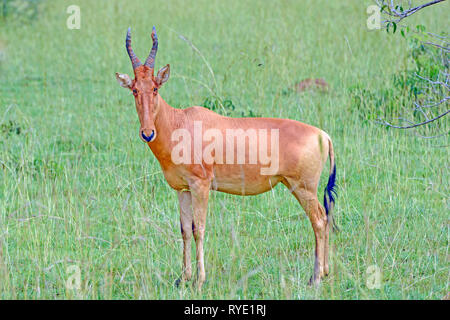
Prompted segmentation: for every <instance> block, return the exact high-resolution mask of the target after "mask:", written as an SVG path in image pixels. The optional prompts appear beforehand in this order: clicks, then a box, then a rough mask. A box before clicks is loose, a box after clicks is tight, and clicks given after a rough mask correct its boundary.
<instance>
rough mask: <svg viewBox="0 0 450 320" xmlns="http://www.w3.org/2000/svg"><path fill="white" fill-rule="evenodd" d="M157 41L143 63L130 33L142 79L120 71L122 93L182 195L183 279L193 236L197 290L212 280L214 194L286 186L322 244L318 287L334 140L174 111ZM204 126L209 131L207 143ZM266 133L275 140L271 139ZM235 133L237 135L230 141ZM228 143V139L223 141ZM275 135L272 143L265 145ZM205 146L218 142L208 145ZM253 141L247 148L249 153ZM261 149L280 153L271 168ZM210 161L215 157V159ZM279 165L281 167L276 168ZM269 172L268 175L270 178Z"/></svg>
mask: <svg viewBox="0 0 450 320" xmlns="http://www.w3.org/2000/svg"><path fill="white" fill-rule="evenodd" d="M151 37H152V40H153V47H152V49H151V51H150V54H149V56H148V58H147V60H146V61H145V63H144V64H142V63H141V62H140V61H139V59H138V58H137V57H136V55H135V54H134V52H133V49H132V48H131V34H130V29H128V32H127V37H126V49H127V52H128V55H129V56H130V59H131V63H132V66H133V70H134V75H135V78H134V80H132V79H131V78H130V77H129V76H128V75H126V74H119V73H116V78H117V81H118V82H119V84H120V85H121V86H122V87H124V88H128V89H130V90H131V92H132V93H133V95H134V99H135V103H136V110H137V113H138V116H139V121H140V124H141V127H140V129H139V137H140V138H141V139H142V141H144V142H145V143H147V144H148V146H149V147H150V149H151V150H152V152H153V154H154V155H155V156H156V159H157V160H158V162H159V164H160V165H161V169H162V172H163V174H164V176H165V178H166V180H167V182H168V183H169V185H170V186H171V187H172V188H173V189H175V190H176V191H177V192H178V200H179V206H180V222H181V233H182V237H183V243H184V249H183V275H182V278H181V279H182V280H189V279H190V278H191V275H192V269H191V254H190V252H191V251H190V248H191V238H192V234H194V239H195V242H196V253H197V254H196V256H197V257H196V258H197V271H198V272H197V276H198V287H199V288H201V286H202V284H203V283H204V281H205V267H204V258H203V239H204V236H205V222H206V211H207V207H208V197H209V192H210V190H211V189H213V190H217V191H222V192H226V193H230V194H237V195H256V194H260V193H263V192H266V191H268V190H270V189H272V188H273V187H274V186H275V185H276V184H278V183H279V182H281V183H283V184H284V185H285V186H286V187H287V188H289V191H290V192H291V193H292V194H293V195H294V196H295V198H296V199H297V200H298V201H299V203H300V205H301V206H302V207H303V209H304V210H305V212H306V214H307V215H308V217H309V219H310V221H311V224H312V227H313V229H314V235H315V240H316V247H315V263H314V275H313V277H312V278H311V279H312V280H313V282H314V283H316V284H317V283H319V282H320V279H321V278H322V277H323V276H325V275H327V274H328V272H329V266H328V248H329V230H330V224H331V221H332V219H331V210H332V208H333V207H334V194H333V193H334V186H335V178H336V166H335V162H334V152H333V144H332V142H331V139H330V137H329V136H328V134H327V133H325V132H324V131H322V130H320V129H318V128H316V127H313V126H310V125H307V124H304V123H301V122H298V121H294V120H288V119H274V118H230V117H225V116H221V115H219V114H217V113H215V112H213V111H210V110H208V109H206V108H203V107H190V108H187V109H184V110H182V109H175V108H172V107H171V106H170V105H168V104H167V103H166V102H165V101H164V100H163V98H162V97H161V96H160V95H159V92H158V91H159V89H160V88H161V86H162V84H163V83H165V82H166V81H167V80H168V79H169V72H170V71H169V70H170V69H169V68H170V67H169V65H166V66H164V67H162V68H161V69H160V70H159V71H158V74H157V75H156V77H155V76H154V66H155V57H156V52H157V50H158V38H157V36H156V31H155V27H153V31H152V34H151ZM199 127H200V129H201V130H204V132H205V133H204V135H203V137H202V136H201V132H202V131H199ZM233 130H234V131H233ZM267 130H269V131H270V135H267ZM199 132H200V137H199ZM230 132H232V133H233V134H232V135H230V134H229V133H230ZM175 133H176V134H175ZM260 133H265V135H264V134H260ZM174 136H175V137H174ZM223 137H226V139H225V140H223ZM242 137H243V138H244V140H243V141H244V149H242V148H240V149H238V148H239V147H240V146H242V144H239V143H234V142H235V141H236V140H235V138H236V139H238V138H242ZM269 137H270V141H271V143H269V146H266V144H267V142H268V140H269ZM181 138H183V139H181ZM198 138H200V144H199V143H198ZM274 138H276V139H274ZM196 139H197V141H195V140H196ZM220 139H222V140H220ZM255 139H256V140H255ZM181 140H184V142H183V143H184V144H183V145H182V146H181V148H180V143H181ZM250 140H253V142H255V141H256V143H251V142H252V141H250ZM205 141H212V143H211V144H209V145H203V144H202V143H203V142H205ZM246 141H248V146H249V147H248V149H246V148H245V143H246ZM241 142H242V139H241ZM230 146H231V147H230ZM258 146H259V148H258ZM175 149H177V152H175V154H176V155H178V156H180V157H181V160H180V158H179V157H178V158H177V159H174V150H175ZM258 149H259V153H258ZM263 149H265V150H263ZM180 150H181V151H182V152H179V151H180ZM242 150H244V155H243V156H242V154H241V155H239V154H238V155H237V158H236V159H237V160H234V154H235V152H236V153H239V151H242ZM262 151H265V154H266V156H267V154H271V153H276V157H271V158H270V162H271V163H270V164H269V163H268V162H267V161H265V162H264V163H263V162H261V161H260V162H259V163H258V162H257V161H256V162H255V157H254V155H255V154H257V155H259V156H262V153H264V152H262ZM178 152H179V154H178ZM206 155H209V158H208V159H207V157H205V156H206ZM328 156H329V157H330V176H329V178H328V184H327V186H326V188H325V195H324V206H325V208H324V207H323V206H322V205H321V204H320V203H319V201H318V198H317V188H318V184H319V179H320V175H321V173H322V170H323V167H324V165H325V163H326V161H327V158H328ZM225 158H226V161H224V159H225ZM266 158H267V157H266ZM252 159H253V160H252ZM266 160H267V159H266ZM275 162H276V165H273V164H274V163H275ZM264 164H265V165H270V169H268V168H263V165H264ZM264 169H268V170H266V171H265V172H264Z"/></svg>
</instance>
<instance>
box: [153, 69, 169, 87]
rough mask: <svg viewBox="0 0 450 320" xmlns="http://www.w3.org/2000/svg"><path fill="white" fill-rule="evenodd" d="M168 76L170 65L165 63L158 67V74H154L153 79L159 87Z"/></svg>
mask: <svg viewBox="0 0 450 320" xmlns="http://www.w3.org/2000/svg"><path fill="white" fill-rule="evenodd" d="M169 76H170V65H167V66H165V67H162V68H161V69H159V71H158V75H157V76H156V79H155V80H156V84H157V85H158V87H161V86H162V84H163V83H164V82H166V81H167V80H169Z"/></svg>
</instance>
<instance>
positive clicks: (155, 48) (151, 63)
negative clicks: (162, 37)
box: [144, 26, 158, 72]
mask: <svg viewBox="0 0 450 320" xmlns="http://www.w3.org/2000/svg"><path fill="white" fill-rule="evenodd" d="M152 40H153V47H152V50H151V51H150V54H149V55H148V58H147V60H145V63H144V65H146V66H147V67H149V68H150V69H152V72H153V69H154V68H155V58H156V52H157V51H158V36H157V35H156V28H155V26H153V30H152Z"/></svg>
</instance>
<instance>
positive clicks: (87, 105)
mask: <svg viewBox="0 0 450 320" xmlns="http://www.w3.org/2000/svg"><path fill="white" fill-rule="evenodd" d="M75 2H76V3H74V1H58V2H50V1H45V2H42V3H41V4H40V7H39V11H38V12H39V14H38V15H37V16H36V18H35V19H33V20H32V21H27V22H23V21H15V20H14V19H7V20H5V21H0V24H1V25H0V50H1V51H3V52H4V59H2V60H0V126H1V127H0V297H1V298H3V299H11V298H20V299H22V298H26V299H52V298H57V299H70V298H83V299H109V298H112V299H133V298H146V299H191V298H208V299H219V298H224V299H228V298H237V299H241V298H247V299H268V298H271V299H305V298H314V299H315V298H317V299H375V298H377V299H378V298H381V299H413V298H420V299H423V298H426V299H428V298H432V299H440V298H442V297H444V296H445V295H446V294H447V292H448V283H449V263H448V240H449V215H448V212H449V198H448V194H449V187H448V181H449V174H448V148H446V147H445V145H448V137H446V136H445V137H443V138H440V139H437V140H435V139H434V140H430V139H421V138H419V137H417V136H416V135H414V134H413V133H412V132H405V131H397V130H392V129H387V128H385V127H382V126H380V125H379V124H376V123H374V122H372V121H364V120H363V119H362V118H361V115H360V113H359V111H358V110H353V109H352V108H351V106H352V98H351V91H350V89H349V88H351V87H352V86H354V85H355V84H357V83H358V84H361V85H363V86H364V87H365V88H366V89H368V90H371V91H374V92H380V91H382V90H383V89H385V85H386V83H385V82H386V79H389V78H390V77H391V76H392V74H390V73H389V72H387V71H386V70H393V69H398V70H401V69H402V67H403V62H404V59H405V55H406V52H407V50H406V44H405V43H403V42H402V41H400V40H398V39H397V40H398V41H397V40H396V41H393V38H392V37H389V36H387V35H386V34H385V33H383V32H375V31H374V32H369V31H367V29H366V27H365V23H366V18H367V16H366V14H365V8H366V7H367V5H369V4H371V2H370V1H356V0H355V1H338V0H334V1H330V0H328V1H324V0H320V1H312V0H311V1H301V2H299V1H282V2H278V1H277V2H274V1H247V2H244V1H218V0H213V1H211V0H208V1H206V0H202V1H196V2H195V3H194V4H189V5H188V4H186V3H184V2H174V1H145V2H144V1H108V2H103V1H97V2H94V1H87V0H85V1H81V0H80V1H75ZM71 4H77V5H79V6H80V8H81V29H80V30H69V29H67V27H66V19H67V17H68V14H67V13H66V8H67V7H68V6H69V5H71ZM448 6H449V5H448V3H444V4H443V5H442V6H441V7H440V8H437V7H436V8H433V7H431V8H429V10H427V11H424V12H423V13H421V14H420V17H416V16H413V17H411V19H416V20H417V21H419V20H418V19H420V21H421V23H422V24H426V25H427V26H428V27H429V29H431V30H433V29H440V28H447V29H448V20H447V19H446V17H447V16H446V14H445V12H446V10H444V9H442V8H446V9H447V12H448ZM413 21H414V20H413ZM153 25H156V27H157V30H158V36H159V40H160V46H159V51H158V55H157V58H156V67H157V68H158V67H160V66H162V65H165V64H166V63H170V65H171V69H172V76H171V79H170V80H169V82H168V83H167V84H165V86H164V88H163V89H161V95H162V96H163V97H164V99H165V100H166V101H167V102H168V103H169V104H171V105H172V106H174V107H178V108H185V107H188V106H191V105H200V104H203V103H204V102H205V101H208V99H210V101H216V100H214V99H219V100H217V101H221V102H224V101H226V100H227V101H231V102H232V104H233V107H234V110H232V112H234V113H235V115H237V116H239V115H242V112H244V113H243V114H244V115H248V114H249V112H253V114H257V115H261V116H268V117H282V118H290V119H295V120H299V121H302V122H306V123H309V124H312V125H315V126H318V127H320V128H322V129H324V130H325V131H327V132H328V133H329V134H330V136H331V137H332V139H333V142H334V146H335V149H336V161H337V168H338V171H337V173H338V180H337V181H338V185H339V189H338V193H339V196H338V199H337V205H336V210H335V217H336V219H337V222H338V224H339V225H340V232H339V233H335V234H333V235H332V240H331V241H332V257H331V268H332V272H331V275H330V276H329V277H328V278H327V279H326V280H325V281H324V282H323V283H322V284H321V285H320V287H318V288H310V287H308V286H307V282H308V279H309V277H310V276H311V274H312V270H313V248H314V236H313V232H312V228H311V226H310V223H309V221H308V219H307V218H306V216H305V214H304V213H303V211H302V209H301V207H300V206H299V205H298V203H297V201H296V200H295V199H294V197H292V196H291V195H290V194H289V192H287V191H288V190H287V189H286V188H284V187H282V186H278V187H276V188H275V189H274V190H273V191H271V192H268V193H265V194H263V195H259V196H257V197H237V196H231V195H227V194H223V193H212V195H211V200H210V204H209V213H208V218H207V230H206V243H205V259H206V270H207V282H206V284H205V286H204V288H203V290H202V291H201V292H198V291H196V290H195V286H192V285H190V284H188V285H186V286H183V287H181V288H177V287H175V286H174V282H175V280H176V279H177V278H178V277H179V276H180V274H181V264H182V241H181V235H180V231H179V230H180V229H179V217H178V216H179V214H178V205H177V197H176V194H175V192H174V191H172V190H171V189H170V187H169V186H168V185H167V184H166V182H165V180H164V177H163V175H162V173H161V170H160V168H159V165H158V163H157V161H156V159H155V158H154V156H153V155H152V154H151V151H150V150H149V149H148V147H146V146H145V145H144V144H143V143H142V142H141V141H140V140H139V138H138V134H137V130H138V128H139V123H138V119H137V116H136V111H135V107H134V102H133V99H132V97H131V96H130V94H129V93H127V92H126V91H125V90H123V89H122V88H120V87H119V86H118V85H117V83H116V80H115V77H114V73H115V72H117V71H118V72H128V73H132V70H131V64H130V61H129V59H128V56H127V54H126V51H125V48H124V41H125V32H126V30H127V28H128V26H131V27H132V30H133V48H134V50H135V52H136V54H137V55H138V56H139V57H141V59H144V58H145V57H146V56H147V54H148V52H149V49H150V47H151V41H150V37H149V35H150V31H151V27H152V26H153ZM183 38H184V39H188V40H189V41H190V42H192V44H193V45H195V47H196V48H197V49H198V51H199V52H200V53H201V55H199V52H196V51H195V50H193V48H192V47H191V46H190V45H189V43H188V42H187V41H184V40H183ZM208 66H209V67H210V68H211V69H210V68H209V67H208ZM387 66H389V68H387ZM309 77H322V78H324V79H326V81H327V82H328V83H329V84H330V87H331V90H330V92H329V93H328V94H320V93H318V92H314V91H311V92H306V93H303V94H296V93H294V92H290V91H286V89H287V88H289V87H291V86H292V85H293V84H295V83H296V82H298V81H300V80H302V79H304V78H309ZM286 92H287V93H286ZM410 103H412V100H411V101H410ZM217 111H218V112H224V110H221V108H217ZM443 121H448V120H443ZM447 124H448V122H447ZM443 146H444V147H443ZM326 171H327V170H326ZM322 178H323V181H322V184H321V187H320V188H319V190H323V187H322V186H323V185H324V183H325V178H326V177H325V174H324V176H323V177H322ZM319 196H320V197H322V194H320V195H319ZM193 256H195V255H193ZM193 263H194V261H193ZM70 266H77V267H78V268H79V269H80V272H81V287H80V289H78V290H72V289H68V288H67V287H66V281H67V280H68V279H69V277H70V276H71V271H70V270H71V269H68V268H69V267H70ZM370 266H376V267H377V268H379V270H380V271H381V273H382V282H381V286H380V288H378V289H377V288H375V289H369V287H368V286H367V280H368V277H370V273H368V271H367V270H368V267H370ZM194 269H195V268H194Z"/></svg>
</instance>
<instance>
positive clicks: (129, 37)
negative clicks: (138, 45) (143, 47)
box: [125, 28, 142, 70]
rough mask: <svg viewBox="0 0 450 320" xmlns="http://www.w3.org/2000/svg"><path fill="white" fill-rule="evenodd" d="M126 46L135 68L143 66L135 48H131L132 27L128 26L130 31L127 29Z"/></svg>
mask: <svg viewBox="0 0 450 320" xmlns="http://www.w3.org/2000/svg"><path fill="white" fill-rule="evenodd" d="M125 47H126V48H127V52H128V55H129V56H130V60H131V64H132V65H133V70H134V69H136V68H137V67H139V66H141V65H142V63H141V61H139V59H138V57H136V55H135V54H134V51H133V49H132V48H131V28H128V31H127V38H126V40H125Z"/></svg>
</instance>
